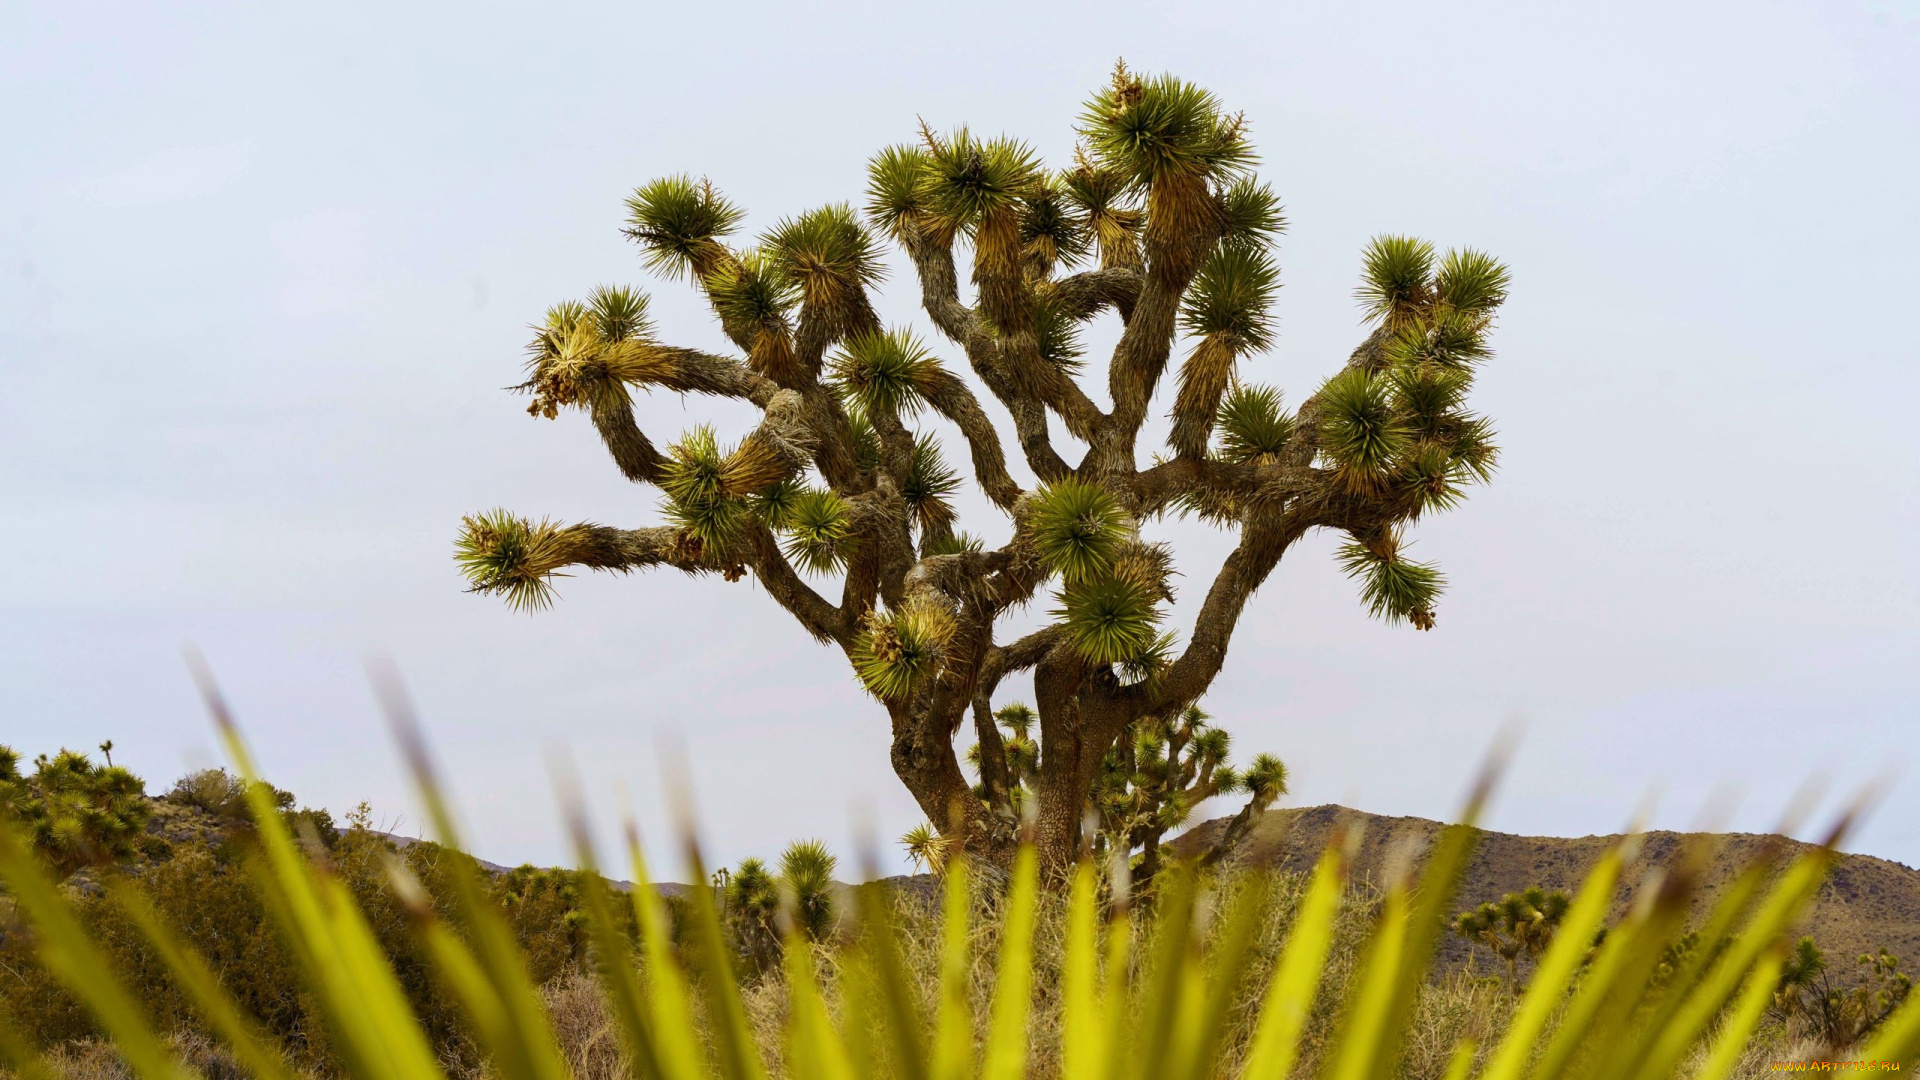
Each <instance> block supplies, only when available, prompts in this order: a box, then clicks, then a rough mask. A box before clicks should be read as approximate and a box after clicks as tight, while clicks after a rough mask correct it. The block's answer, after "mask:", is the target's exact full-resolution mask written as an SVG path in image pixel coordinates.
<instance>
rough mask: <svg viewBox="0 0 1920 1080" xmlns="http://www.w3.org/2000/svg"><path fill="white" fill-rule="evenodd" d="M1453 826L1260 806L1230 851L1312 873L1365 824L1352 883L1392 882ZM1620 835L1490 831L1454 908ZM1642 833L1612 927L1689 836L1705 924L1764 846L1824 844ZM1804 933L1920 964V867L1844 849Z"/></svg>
mask: <svg viewBox="0 0 1920 1080" xmlns="http://www.w3.org/2000/svg"><path fill="white" fill-rule="evenodd" d="M1228 820H1229V819H1227V818H1217V819H1214V820H1212V821H1206V822H1202V823H1201V824H1199V825H1196V826H1194V827H1193V828H1192V829H1189V830H1188V831H1186V832H1185V833H1182V834H1181V835H1180V836H1178V837H1176V838H1175V839H1174V840H1173V841H1172V842H1171V846H1172V848H1173V851H1174V852H1175V853H1176V854H1181V855H1184V854H1190V853H1192V852H1194V851H1196V850H1198V849H1200V848H1202V847H1204V846H1206V845H1210V844H1211V843H1213V842H1214V841H1215V840H1216V839H1218V837H1219V835H1220V833H1221V832H1222V831H1224V830H1225V829H1226V825H1227V821H1228ZM1444 827H1445V826H1444V825H1443V824H1442V823H1441V822H1437V821H1431V820H1428V819H1426V818H1418V817H1395V816H1389V815H1384V814H1370V813H1367V812H1366V811H1363V810H1354V809H1352V808H1350V807H1345V806H1339V805H1336V804H1327V805H1324V806H1308V807H1288V808H1283V809H1274V810H1269V811H1267V812H1266V813H1265V814H1263V815H1261V817H1260V818H1259V820H1258V821H1256V822H1255V823H1254V826H1253V829H1252V831H1251V832H1249V833H1248V835H1247V836H1246V838H1245V839H1244V840H1242V841H1241V843H1240V845H1239V846H1238V848H1236V850H1235V851H1234V852H1233V853H1232V854H1231V856H1230V857H1231V858H1233V859H1235V860H1236V861H1238V862H1240V863H1242V864H1244V865H1251V866H1261V867H1273V868H1278V869H1285V870H1290V871H1294V872H1299V873H1304V872H1307V871H1310V870H1311V869H1312V868H1313V864H1314V861H1315V860H1317V859H1318V858H1319V856H1320V853H1321V852H1322V851H1323V850H1325V848H1326V845H1327V844H1328V843H1329V842H1330V840H1331V839H1332V837H1333V835H1334V833H1335V830H1336V829H1346V830H1354V829H1358V830H1360V839H1359V844H1358V848H1357V850H1356V852H1355V855H1354V859H1353V863H1352V880H1353V881H1354V882H1356V883H1362V884H1364V883H1368V882H1371V883H1374V884H1378V883H1382V882H1384V881H1385V880H1387V877H1388V874H1389V871H1390V868H1391V867H1393V866H1394V865H1395V860H1404V859H1405V858H1406V857H1407V853H1409V852H1410V851H1419V852H1424V851H1425V850H1427V849H1428V848H1430V846H1431V843H1432V840H1433V838H1434V837H1435V836H1436V835H1437V834H1438V833H1439V831H1440V830H1441V829H1442V828H1444ZM1621 838H1622V836H1621V834H1617V833H1616V834H1611V835H1604V836H1582V837H1555V836H1520V835H1517V834H1514V833H1503V832H1495V831H1492V830H1486V829H1482V830H1480V831H1479V837H1478V840H1477V842H1476V843H1475V846H1474V851H1473V855H1472V858H1471V859H1470V860H1469V861H1468V864H1467V869H1466V873H1465V874H1464V875H1463V877H1462V880H1461V885H1460V891H1459V893H1458V894H1457V895H1456V896H1455V898H1454V901H1453V905H1452V910H1454V911H1464V910H1466V909H1468V908H1471V907H1474V906H1477V905H1478V904H1480V903H1482V902H1484V901H1488V900H1497V899H1499V898H1500V896H1501V895H1502V894H1504V893H1508V892H1515V891H1518V890H1520V889H1524V888H1527V887H1528V886H1533V885H1538V886H1540V887H1542V888H1546V889H1564V890H1566V891H1567V892H1569V893H1571V892H1573V891H1574V890H1576V889H1577V888H1578V887H1579V885H1580V883H1581V881H1582V880H1583V879H1584V878H1585V877H1586V874H1587V871H1588V870H1589V869H1591V868H1592V866H1593V864H1594V862H1595V861H1597V860H1598V859H1599V857H1600V855H1601V853H1602V852H1604V851H1606V850H1607V849H1609V848H1610V847H1612V846H1613V845H1615V844H1617V843H1618V842H1619V841H1620V840H1621ZM1639 839H1640V851H1639V853H1638V854H1637V855H1636V856H1635V858H1634V861H1633V863H1632V864H1630V865H1629V866H1628V867H1627V869H1626V871H1625V872H1624V873H1623V874H1622V875H1621V881H1622V886H1621V888H1620V890H1619V892H1618V893H1617V894H1616V895H1615V897H1614V904H1613V909H1612V911H1610V912H1609V917H1608V922H1609V923H1610V924H1611V923H1614V922H1617V921H1618V920H1619V919H1620V918H1621V917H1622V916H1623V915H1624V914H1625V913H1626V910H1627V908H1628V906H1629V905H1630V904H1631V903H1632V901H1633V897H1634V896H1635V895H1636V894H1637V889H1638V888H1639V887H1640V886H1641V885H1642V884H1643V883H1644V882H1645V881H1646V879H1647V874H1648V872H1649V871H1651V870H1652V869H1653V868H1655V867H1659V866H1665V865H1668V864H1670V863H1671V862H1672V860H1673V859H1674V857H1675V856H1676V855H1677V854H1678V853H1679V852H1680V850H1681V848H1682V845H1684V844H1686V843H1689V842H1692V843H1704V844H1708V845H1710V854H1709V855H1708V857H1707V858H1706V860H1705V870H1704V872H1703V874H1702V879H1701V883H1700V888H1699V890H1698V893H1697V896H1696V898H1695V901H1694V904H1693V911H1692V913H1691V917H1690V920H1689V922H1690V925H1693V926H1696V927H1697V926H1698V925H1699V924H1700V922H1701V917H1702V916H1703V915H1704V913H1705V911H1706V910H1707V908H1709V907H1710V906H1711V905H1712V904H1713V903H1715V902H1717V901H1718V899H1719V898H1720V896H1721V895H1723V893H1724V891H1725V889H1726V887H1727V886H1728V884H1730V883H1731V881H1732V880H1733V878H1734V877H1735V876H1736V875H1737V874H1738V873H1739V872H1740V870H1741V869H1742V868H1743V867H1745V866H1746V865H1747V864H1748V863H1749V862H1750V861H1751V860H1752V859H1753V857H1754V856H1755V855H1756V854H1757V853H1758V852H1759V851H1760V850H1761V849H1762V847H1763V846H1765V845H1767V844H1770V843H1781V844H1785V845H1787V851H1788V853H1789V854H1790V855H1797V854H1799V853H1800V852H1802V851H1808V850H1812V849H1813V848H1814V845H1812V844H1809V843H1806V842H1805V841H1801V840H1794V839H1792V838H1790V837H1777V836H1768V835H1762V834H1756V833H1678V832H1672V831H1668V830H1657V831H1650V832H1646V833H1642V834H1640V837H1639ZM1797 932H1798V933H1799V934H1803V935H1809V936H1811V937H1812V938H1813V939H1814V942H1815V943H1816V944H1818V945H1819V946H1820V947H1821V948H1822V949H1824V950H1826V953H1827V958H1828V963H1829V964H1830V965H1832V966H1833V967H1834V968H1835V970H1836V973H1838V972H1840V971H1850V970H1851V969H1852V967H1853V963H1854V958H1855V957H1857V956H1859V955H1860V954H1863V953H1872V952H1875V951H1877V950H1879V949H1880V948H1882V947H1885V948H1887V949H1888V950H1890V951H1891V952H1893V953H1894V954H1895V955H1897V956H1899V957H1901V958H1902V959H1903V960H1904V961H1906V962H1907V963H1908V964H1910V965H1911V964H1916V963H1920V870H1916V869H1914V868H1913V867H1909V866H1906V865H1905V864H1902V863H1898V862H1894V861H1892V860H1890V859H1883V858H1880V857H1878V856H1874V855H1860V854H1853V853H1845V852H1843V853H1840V854H1839V855H1838V856H1837V858H1836V861H1835V865H1834V868H1833V872H1832V873H1831V874H1829V875H1828V877H1827V880H1826V882H1825V883H1824V884H1823V885H1822V886H1821V888H1820V892H1819V894H1818V895H1817V896H1816V897H1815V899H1814V902H1813V904H1812V905H1811V907H1810V908H1809V910H1808V912H1807V914H1806V915H1805V917H1804V918H1803V919H1802V921H1801V928H1800V929H1799V930H1798V931H1797ZM1469 953H1470V951H1469V948H1468V945H1467V943H1466V942H1465V941H1463V940H1461V939H1459V938H1457V937H1454V936H1452V935H1448V937H1447V939H1446V943H1445V944H1444V945H1443V946H1442V950H1441V962H1442V963H1443V964H1449V965H1461V964H1470V963H1472V960H1471V959H1470V955H1469Z"/></svg>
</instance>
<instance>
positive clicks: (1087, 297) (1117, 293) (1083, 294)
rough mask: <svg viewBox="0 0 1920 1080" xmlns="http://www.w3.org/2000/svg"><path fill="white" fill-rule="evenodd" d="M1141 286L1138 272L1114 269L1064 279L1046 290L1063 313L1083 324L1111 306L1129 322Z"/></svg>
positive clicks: (1079, 274)
mask: <svg viewBox="0 0 1920 1080" xmlns="http://www.w3.org/2000/svg"><path fill="white" fill-rule="evenodd" d="M1141 284H1142V282H1141V277H1140V272H1139V271H1138V270H1133V269H1130V268H1127V267H1123V266H1115V267H1108V268H1106V269H1104V270H1087V271H1083V272H1081V273H1078V274H1074V275H1072V276H1071V277H1064V278H1061V279H1060V280H1059V281H1056V282H1053V283H1051V284H1050V285H1048V286H1047V287H1046V295H1047V297H1048V299H1050V300H1052V301H1053V302H1054V303H1055V304H1057V305H1058V306H1059V310H1060V313H1061V314H1063V315H1065V316H1067V317H1068V318H1070V319H1074V320H1076V321H1081V322H1084V321H1086V320H1087V319H1091V318H1093V317H1094V316H1095V315H1098V314H1099V313H1100V312H1102V311H1104V310H1105V309H1107V308H1109V307H1111V308H1113V309H1114V310H1115V311H1118V312H1119V313H1120V318H1121V319H1122V320H1123V321H1126V320H1131V319H1132V318H1133V306H1134V304H1135V303H1137V302H1138V301H1139V299H1140V288H1141Z"/></svg>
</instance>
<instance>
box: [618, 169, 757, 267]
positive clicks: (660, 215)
mask: <svg viewBox="0 0 1920 1080" xmlns="http://www.w3.org/2000/svg"><path fill="white" fill-rule="evenodd" d="M745 217H746V213H745V212H744V211H742V210H741V209H740V208H739V207H737V206H735V205H733V204H732V203H730V202H728V201H727V200H726V198H725V197H724V196H722V195H721V194H720V193H719V192H718V191H716V190H714V187H713V184H712V183H710V182H709V181H708V180H706V179H705V178H704V177H703V178H701V179H699V180H695V179H694V178H693V177H691V176H668V177H662V178H661V179H659V180H655V181H653V182H651V183H649V184H646V185H644V186H642V187H640V188H639V189H637V190H635V191H634V193H633V194H632V195H630V196H628V197H627V227H626V230H625V231H626V234H627V236H628V237H629V238H631V239H633V240H634V241H636V242H638V243H639V244H640V247H641V250H642V251H644V252H645V253H646V254H645V255H644V256H643V258H644V261H645V262H646V266H647V269H649V270H654V271H657V272H659V273H662V274H665V275H666V276H668V277H670V278H682V277H686V276H688V275H692V276H694V277H706V276H707V275H708V274H711V273H713V272H714V271H715V270H717V269H719V267H720V263H721V262H722V261H724V260H725V258H726V250H725V249H724V248H722V247H721V246H720V239H721V238H722V237H724V236H726V235H728V234H729V233H731V232H733V231H734V230H735V229H736V228H738V227H739V225H740V222H741V221H742V220H743V219H745Z"/></svg>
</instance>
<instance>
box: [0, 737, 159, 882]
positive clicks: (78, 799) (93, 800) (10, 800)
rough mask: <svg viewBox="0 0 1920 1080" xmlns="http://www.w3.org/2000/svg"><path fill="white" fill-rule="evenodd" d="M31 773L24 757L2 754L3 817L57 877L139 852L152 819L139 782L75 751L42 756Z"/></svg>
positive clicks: (117, 768) (0, 804) (4, 749)
mask: <svg viewBox="0 0 1920 1080" xmlns="http://www.w3.org/2000/svg"><path fill="white" fill-rule="evenodd" d="M33 765H34V771H33V775H32V776H26V775H24V774H22V773H21V771H20V755H19V754H17V753H15V752H14V751H13V750H11V749H9V748H8V747H5V746H0V814H5V815H8V816H11V817H13V818H14V819H15V820H16V821H18V822H20V823H21V824H22V825H23V826H24V827H25V829H26V832H27V835H28V836H29V837H30V838H31V841H32V844H33V847H34V849H35V850H36V851H38V852H39V853H40V855H41V856H42V857H43V858H44V859H45V860H46V862H47V864H48V865H49V866H51V867H52V868H53V872H54V875H55V876H56V877H59V878H62V879H65V878H67V877H69V876H71V875H72V874H73V873H74V872H75V871H77V870H79V869H80V868H82V867H85V866H105V865H110V864H112V863H116V862H120V861H121V860H124V859H130V858H132V857H133V856H134V855H135V854H136V853H137V852H138V851H139V849H140V841H141V839H142V837H143V836H144V835H145V830H146V827H147V819H148V818H150V817H151V816H152V815H153V810H152V808H151V807H150V806H148V805H147V797H146V785H145V784H143V783H141V781H140V778H139V777H137V776H135V775H133V773H131V772H129V771H127V770H126V769H124V768H121V767H120V766H117V765H116V766H101V765H95V764H94V763H93V762H91V761H89V760H87V756H86V755H85V754H79V753H75V752H74V751H71V750H62V751H60V752H59V753H58V754H55V755H53V756H52V757H48V756H47V755H45V754H42V755H40V756H39V757H37V758H35V759H34V762H33Z"/></svg>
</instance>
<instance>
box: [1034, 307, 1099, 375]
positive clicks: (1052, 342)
mask: <svg viewBox="0 0 1920 1080" xmlns="http://www.w3.org/2000/svg"><path fill="white" fill-rule="evenodd" d="M1031 310H1032V314H1033V335H1034V338H1035V341H1036V343H1037V344H1038V346H1039V353H1040V359H1042V360H1045V361H1046V362H1047V363H1049V364H1052V365H1054V366H1055V367H1057V368H1059V369H1060V370H1062V371H1065V372H1066V373H1068V374H1069V375H1071V374H1076V373H1078V372H1079V371H1080V369H1081V368H1082V367H1083V366H1084V365H1083V364H1082V363H1081V361H1080V358H1081V357H1082V356H1084V355H1086V349H1085V347H1084V346H1083V345H1082V344H1081V341H1080V321H1079V320H1078V319H1075V318H1073V317H1072V316H1071V315H1069V314H1067V313H1066V312H1065V311H1062V310H1061V309H1060V304H1059V302H1058V301H1057V300H1056V299H1055V298H1054V297H1053V296H1051V295H1049V294H1046V293H1042V294H1040V295H1038V296H1036V297H1035V298H1034V303H1033V306H1032V309H1031Z"/></svg>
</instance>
